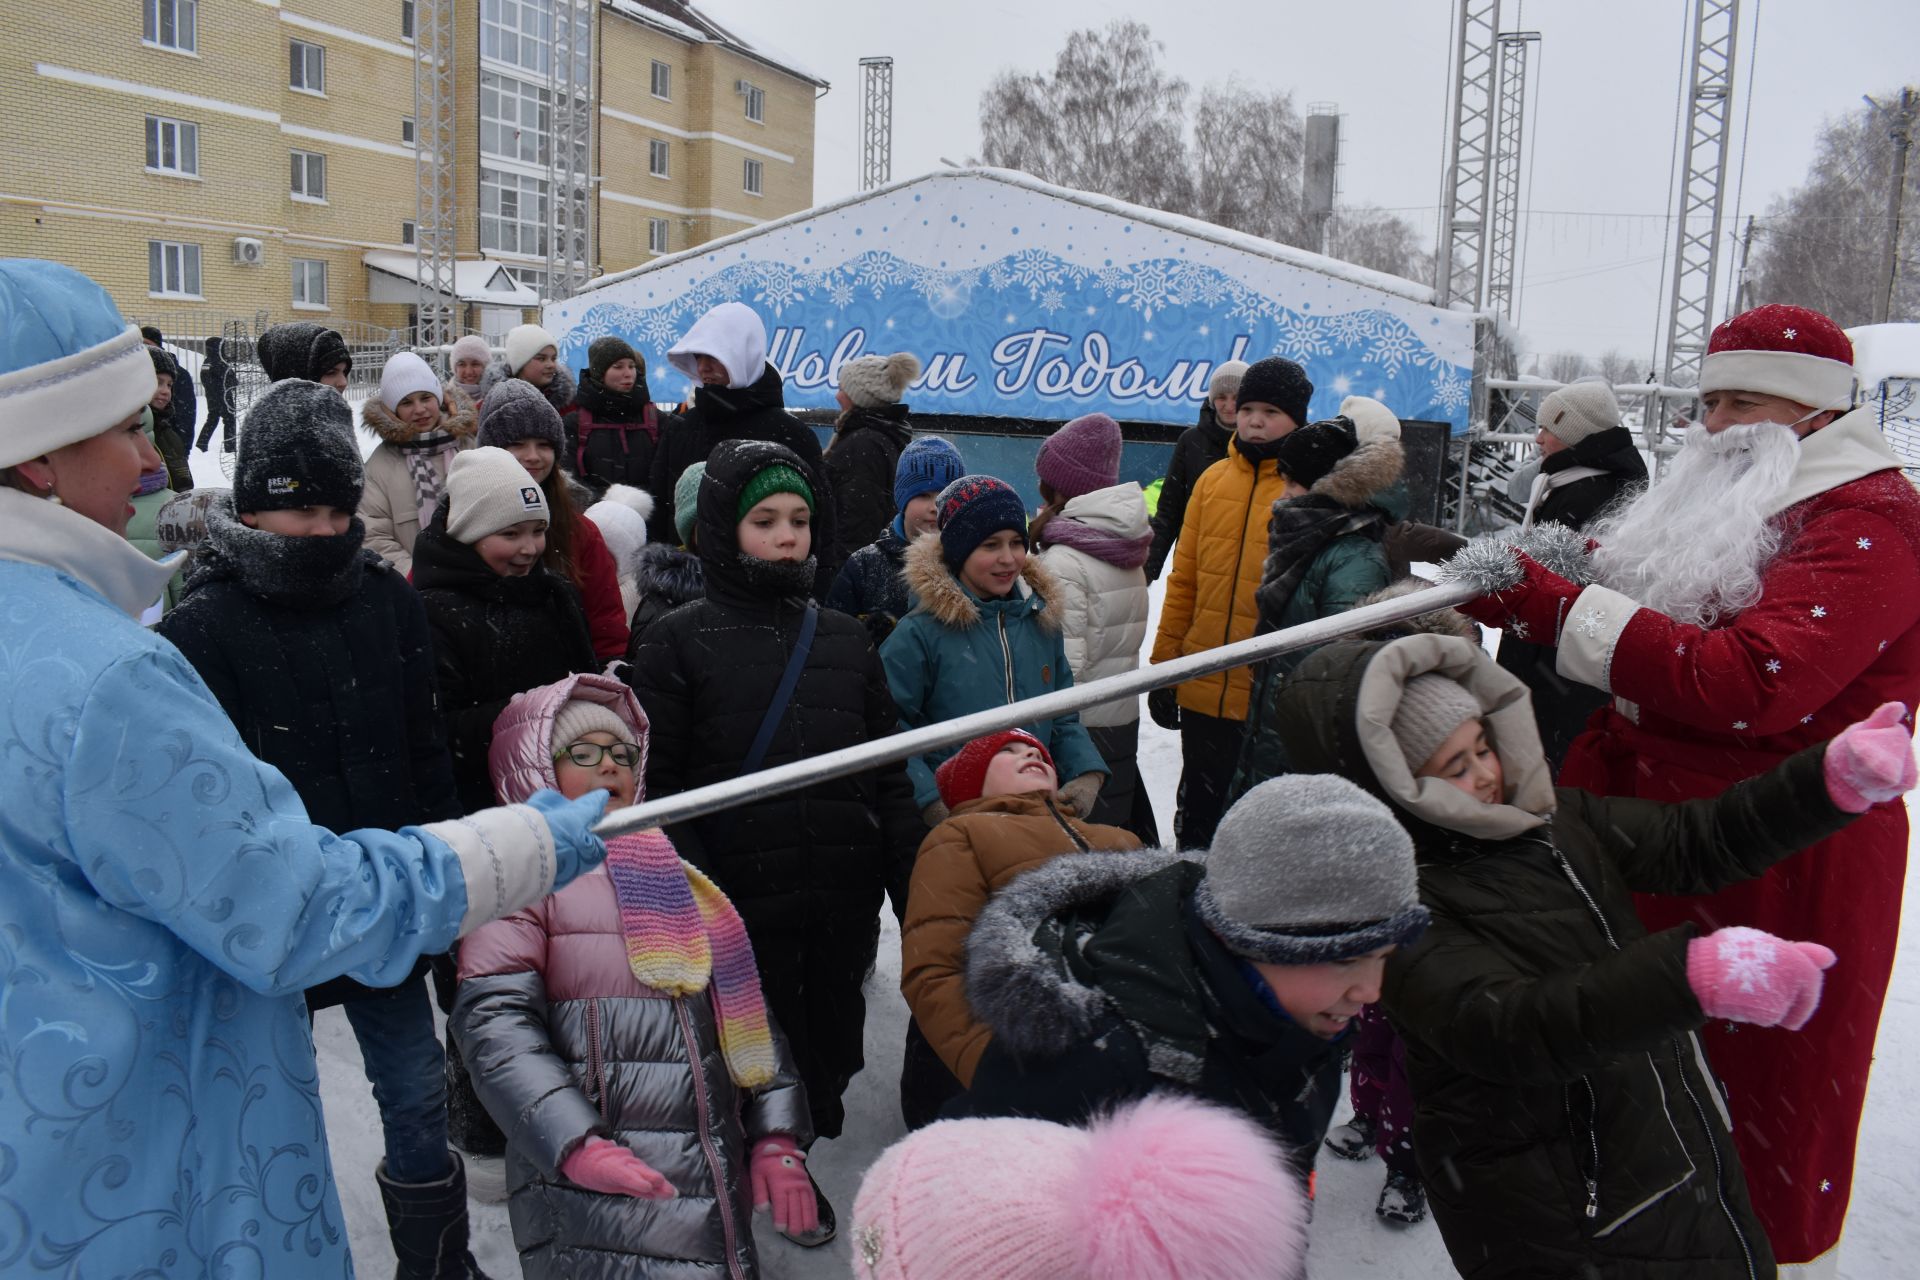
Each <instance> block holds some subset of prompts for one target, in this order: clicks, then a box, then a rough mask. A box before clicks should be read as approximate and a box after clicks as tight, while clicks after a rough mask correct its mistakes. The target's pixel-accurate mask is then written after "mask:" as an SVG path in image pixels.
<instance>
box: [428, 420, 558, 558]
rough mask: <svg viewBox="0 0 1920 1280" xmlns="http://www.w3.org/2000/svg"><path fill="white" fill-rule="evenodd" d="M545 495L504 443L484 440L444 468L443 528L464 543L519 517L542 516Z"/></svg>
mask: <svg viewBox="0 0 1920 1280" xmlns="http://www.w3.org/2000/svg"><path fill="white" fill-rule="evenodd" d="M548 518H549V516H548V514H547V495H546V494H544V493H542V492H541V491H540V486H539V484H537V483H536V482H535V481H534V478H533V477H532V476H530V475H528V474H527V469H526V468H525V467H523V466H521V465H520V461H519V459H517V458H515V457H514V456H513V455H512V454H510V453H508V452H507V451H506V450H505V449H499V448H494V447H493V446H491V445H485V446H482V447H481V448H478V449H466V450H463V451H462V452H460V453H456V454H455V455H454V456H453V465H452V466H450V467H448V468H447V533H448V534H449V535H450V536H451V537H452V538H453V540H454V541H455V542H464V543H466V544H467V545H468V546H472V545H473V544H474V543H476V542H478V541H480V539H482V538H484V537H486V536H487V535H488V534H490V533H498V532H500V531H501V530H502V529H506V528H511V527H512V526H514V525H516V524H519V523H520V522H521V521H522V520H546V519H548Z"/></svg>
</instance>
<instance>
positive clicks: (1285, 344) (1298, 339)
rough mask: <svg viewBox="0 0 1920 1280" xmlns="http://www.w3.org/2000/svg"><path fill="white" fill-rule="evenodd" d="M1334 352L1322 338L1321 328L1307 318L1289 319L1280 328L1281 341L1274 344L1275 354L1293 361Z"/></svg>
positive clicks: (1295, 317) (1296, 317)
mask: <svg viewBox="0 0 1920 1280" xmlns="http://www.w3.org/2000/svg"><path fill="white" fill-rule="evenodd" d="M1332 350H1333V348H1332V347H1331V346H1330V345H1328V343H1327V340H1326V339H1325V338H1324V337H1322V336H1321V332H1320V326H1319V325H1318V324H1316V323H1315V322H1314V321H1313V320H1312V319H1311V318H1309V317H1307V316H1294V317H1292V318H1290V319H1288V320H1287V321H1286V322H1285V323H1284V324H1282V325H1281V326H1280V340H1279V341H1278V342H1276V343H1274V344H1273V354H1275V355H1277V356H1286V357H1287V358H1289V359H1292V360H1305V359H1308V358H1310V357H1312V356H1324V355H1327V354H1329V353H1330V352H1332Z"/></svg>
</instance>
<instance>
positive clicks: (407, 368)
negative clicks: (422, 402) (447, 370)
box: [380, 351, 446, 411]
mask: <svg viewBox="0 0 1920 1280" xmlns="http://www.w3.org/2000/svg"><path fill="white" fill-rule="evenodd" d="M416 391H426V392H429V393H431V394H432V396H433V398H434V399H435V400H443V399H444V397H445V395H446V392H445V391H444V390H443V389H442V388H441V385H440V376H439V375H438V374H436V373H435V372H434V371H433V369H432V368H431V367H430V366H429V365H428V364H427V362H426V361H425V360H422V359H421V358H420V357H419V356H417V355H415V354H414V353H413V352H411V351H396V352H394V353H393V354H392V355H391V356H389V357H387V364H386V367H385V368H383V369H382V370H380V403H381V404H383V405H385V406H387V408H388V410H389V411H395V410H398V409H399V408H400V402H401V401H402V400H405V399H406V398H407V397H408V396H410V395H412V394H413V393H414V392H416Z"/></svg>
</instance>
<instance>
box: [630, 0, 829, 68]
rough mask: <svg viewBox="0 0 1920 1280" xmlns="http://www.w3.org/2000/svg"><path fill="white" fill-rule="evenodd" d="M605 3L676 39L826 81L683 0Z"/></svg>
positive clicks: (640, 0) (631, 0) (636, 20)
mask: <svg viewBox="0 0 1920 1280" xmlns="http://www.w3.org/2000/svg"><path fill="white" fill-rule="evenodd" d="M606 5H607V7H608V8H609V9H612V10H613V11H614V12H615V13H618V14H620V15H621V16H623V17H627V18H632V19H633V20H634V21H635V22H639V23H644V24H645V25H647V26H650V27H653V28H655V29H657V30H660V31H664V32H666V33H667V34H668V35H670V36H672V37H674V38H675V39H676V40H685V41H688V42H689V43H692V44H717V45H719V46H721V47H722V48H725V49H730V50H732V51H733V52H734V53H737V54H740V55H742V56H743V57H748V58H752V59H753V60H754V61H756V62H763V63H765V64H766V65H767V66H769V67H772V68H773V69H774V70H775V71H781V72H785V73H786V74H787V75H790V76H794V77H796V78H798V79H801V80H805V81H806V82H807V83H808V84H812V85H816V86H818V87H820V88H822V89H825V88H827V87H828V86H827V82H826V81H825V80H822V79H821V78H820V77H819V76H817V75H814V74H813V73H812V72H811V71H808V70H807V69H805V68H804V67H802V66H801V65H800V64H799V63H797V62H795V61H794V60H793V59H791V58H789V57H786V56H785V55H784V54H780V53H776V52H775V51H774V50H772V49H770V48H768V47H767V46H766V45H765V44H761V43H754V42H750V41H747V40H744V39H742V38H741V37H739V36H737V35H735V34H734V33H733V32H731V31H729V30H727V28H725V27H723V26H721V25H720V24H719V23H717V22H715V21H714V20H713V19H712V18H709V17H708V16H707V15H706V14H704V13H702V12H701V11H700V10H699V9H698V8H697V7H695V6H694V5H691V4H688V3H685V2H684V0H606Z"/></svg>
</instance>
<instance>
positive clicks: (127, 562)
mask: <svg viewBox="0 0 1920 1280" xmlns="http://www.w3.org/2000/svg"><path fill="white" fill-rule="evenodd" d="M186 556H187V553H186V552H184V551H176V552H174V553H173V554H172V555H170V556H167V557H166V558H164V559H161V560H151V559H149V558H147V556H146V555H145V554H143V553H142V552H141V551H140V549H139V548H138V547H136V546H134V545H133V544H132V543H130V542H128V541H127V540H126V539H125V538H123V537H120V536H119V535H118V534H116V533H114V532H113V531H112V530H110V529H108V528H106V527H105V526H104V525H99V524H95V523H94V522H93V521H91V520H89V519H87V518H86V517H85V516H83V515H81V514H79V513H78V512H75V511H69V510H67V509H66V508H65V507H63V506H59V505H58V504H56V503H53V502H49V501H47V500H46V499H45V498H35V497H33V496H31V495H29V494H25V493H21V492H20V491H19V490H18V489H11V488H7V487H5V486H0V560H19V561H21V562H23V563H25V564H37V565H40V566H42V567H43V568H47V569H53V570H57V571H58V572H60V573H64V574H66V575H67V576H68V577H71V578H75V579H78V580H79V581H81V582H83V583H85V584H86V585H87V586H89V587H92V588H93V589H94V590H95V591H98V592H99V593H100V594H101V595H103V596H105V597H106V598H107V599H108V600H109V601H111V602H112V603H113V605H114V607H115V608H117V609H119V610H121V611H122V612H124V613H125V614H126V615H127V616H128V617H130V618H138V617H139V616H140V615H141V614H142V613H144V612H145V611H146V610H147V608H148V607H149V606H150V605H152V604H153V602H154V601H156V600H158V599H159V598H160V593H161V592H162V591H164V590H166V586H167V579H169V578H171V577H173V575H174V573H175V572H176V571H177V570H178V569H179V568H180V565H181V563H182V562H183V561H185V560H186Z"/></svg>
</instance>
